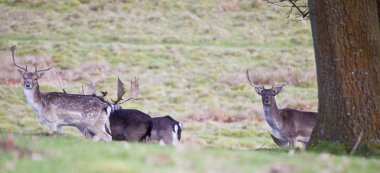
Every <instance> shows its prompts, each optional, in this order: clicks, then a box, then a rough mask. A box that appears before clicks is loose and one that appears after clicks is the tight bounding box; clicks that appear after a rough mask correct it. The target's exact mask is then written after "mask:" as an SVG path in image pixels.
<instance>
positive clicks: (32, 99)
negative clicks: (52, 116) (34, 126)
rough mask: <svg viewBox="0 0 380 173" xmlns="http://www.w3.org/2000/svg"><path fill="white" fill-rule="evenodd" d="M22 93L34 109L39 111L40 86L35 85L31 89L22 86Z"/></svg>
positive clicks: (40, 105)
mask: <svg viewBox="0 0 380 173" xmlns="http://www.w3.org/2000/svg"><path fill="white" fill-rule="evenodd" d="M24 95H25V98H26V101H27V102H28V104H29V105H30V106H31V107H32V108H33V109H34V110H35V111H36V112H39V111H40V108H41V107H42V101H41V92H40V87H39V85H38V84H37V86H36V87H35V88H33V89H26V88H24Z"/></svg>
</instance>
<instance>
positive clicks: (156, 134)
mask: <svg viewBox="0 0 380 173" xmlns="http://www.w3.org/2000/svg"><path fill="white" fill-rule="evenodd" d="M152 125H153V126H152V132H151V136H150V138H148V140H149V141H152V142H158V143H161V142H163V143H164V144H166V145H177V144H179V142H180V140H181V133H182V127H183V126H182V123H180V122H178V121H176V120H175V119H173V118H172V117H171V116H169V115H167V116H163V117H153V118H152Z"/></svg>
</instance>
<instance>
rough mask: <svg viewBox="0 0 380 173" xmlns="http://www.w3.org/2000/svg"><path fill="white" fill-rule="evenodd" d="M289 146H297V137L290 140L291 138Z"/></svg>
mask: <svg viewBox="0 0 380 173" xmlns="http://www.w3.org/2000/svg"><path fill="white" fill-rule="evenodd" d="M289 146H290V148H293V149H294V148H295V146H296V139H295V138H291V139H290V140H289Z"/></svg>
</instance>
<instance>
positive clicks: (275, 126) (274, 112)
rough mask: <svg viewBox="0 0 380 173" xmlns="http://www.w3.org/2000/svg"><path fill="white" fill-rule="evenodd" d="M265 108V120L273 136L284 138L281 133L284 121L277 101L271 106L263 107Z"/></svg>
mask: <svg viewBox="0 0 380 173" xmlns="http://www.w3.org/2000/svg"><path fill="white" fill-rule="evenodd" d="M263 106H264V115H265V120H266V121H267V123H268V125H269V126H270V128H271V130H272V131H271V134H272V135H273V136H275V137H276V138H278V139H281V138H283V135H282V133H281V131H280V128H281V125H282V120H281V117H280V116H281V115H280V113H281V112H280V110H279V109H278V107H277V104H276V102H275V101H273V102H272V104H271V105H269V106H267V105H263Z"/></svg>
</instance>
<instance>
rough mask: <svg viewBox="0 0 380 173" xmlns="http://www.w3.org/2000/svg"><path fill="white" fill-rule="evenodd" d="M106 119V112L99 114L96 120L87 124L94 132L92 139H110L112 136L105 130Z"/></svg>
mask: <svg viewBox="0 0 380 173" xmlns="http://www.w3.org/2000/svg"><path fill="white" fill-rule="evenodd" d="M107 121H108V117H107V114H105V113H104V114H101V115H100V116H99V118H98V119H97V120H96V122H95V124H93V125H90V126H87V129H88V130H89V131H90V132H92V133H94V137H93V139H94V140H95V141H98V140H102V141H112V137H111V135H110V134H108V133H107V131H106V123H107Z"/></svg>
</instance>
